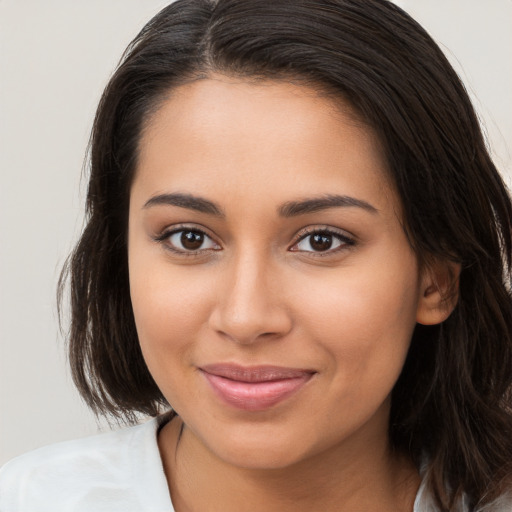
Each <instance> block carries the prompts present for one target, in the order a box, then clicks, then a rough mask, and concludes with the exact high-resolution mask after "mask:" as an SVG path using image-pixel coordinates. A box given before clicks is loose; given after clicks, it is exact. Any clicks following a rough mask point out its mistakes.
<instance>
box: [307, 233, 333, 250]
mask: <svg viewBox="0 0 512 512" xmlns="http://www.w3.org/2000/svg"><path fill="white" fill-rule="evenodd" d="M309 243H310V245H311V248H312V249H313V250H314V251H327V250H329V249H330V248H331V247H332V235H328V234H324V233H317V234H315V235H311V237H310V242H309Z"/></svg>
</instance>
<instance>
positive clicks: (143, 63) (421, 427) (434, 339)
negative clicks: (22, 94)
mask: <svg viewBox="0 0 512 512" xmlns="http://www.w3.org/2000/svg"><path fill="white" fill-rule="evenodd" d="M212 72H218V73H223V74H227V75H236V76H241V77H247V78H255V79H257V78H270V79H276V80H283V79H284V80H290V79H293V80H295V81H300V82H301V83H304V84H307V85H312V86H313V87H316V88H322V89H324V90H326V91H330V93H331V94H335V95H337V96H338V97H339V98H342V99H343V100H344V101H346V102H348V103H349V104H350V105H351V107H352V108H353V110H354V111H355V112H356V113H357V114H358V116H359V117H360V119H361V120H362V121H363V122H365V123H366V124H367V125H368V126H370V127H372V129H373V130H375V132H376V133H377V135H378V136H379V138H380V141H381V143H382V146H383V148H384V152H385V156H386V158H387V162H388V167H389V169H390V174H391V176H392V179H393V180H394V183H395V185H396V188H397V190H398V192H399V195H400V197H401V201H402V206H403V212H404V224H405V229H406V231H407V234H408V236H409V239H410V242H411V245H412V246H413V248H414V249H415V251H416V254H417V255H418V258H419V260H420V262H422V263H423V264H428V262H429V261H431V260H432V259H438V260H444V261H446V260H450V261H453V262H458V263H460V264H461V267H462V271H461V274H460V295H459V300H458V304H457V306H456V308H455V310H454V312H453V313H452V315H451V316H450V317H449V318H448V320H446V321H445V322H443V323H442V324H441V325H439V326H430V327H425V326H421V325H418V326H417V328H416V330H415V332H414V335H413V339H412V343H411V348H410V351H409V354H408V357H407V360H406V363H405V366H404V368H403V371H402V374H401V376H400V378H399V380H398V382H397V384H396V386H395V388H394V391H393V396H392V408H391V418H390V438H391V441H392V444H393V446H394V447H395V449H397V450H401V451H404V452H406V453H408V454H409V455H410V456H411V457H412V458H413V460H414V461H415V462H416V463H417V464H418V465H419V464H420V463H421V461H425V460H427V461H428V464H429V481H428V485H429V487H430V489H431V491H432V492H433V493H434V496H435V497H436V499H437V501H438V504H439V506H440V507H441V510H451V509H453V507H454V503H456V501H457V500H458V499H459V498H460V496H461V495H462V493H465V494H466V496H467V498H468V499H469V502H470V504H471V507H475V506H476V505H477V504H480V505H482V504H486V503H489V502H490V501H492V500H493V499H494V498H495V497H496V496H498V495H499V494H500V493H501V492H503V490H504V487H503V485H504V482H507V485H508V483H509V482H510V477H511V474H512V469H511V467H510V462H511V460H512V416H511V411H510V387H511V381H512V300H511V295H510V286H511V254H512V242H511V222H512V221H511V219H512V206H511V202H510V198H509V196H508V193H507V191H506V189H505V186H504V184H503V182H502V180H501V178H500V176H499V174H498V172H497V171H496V168H495V167H494V165H493V163H492V161H491V159H490V157H489V154H488V151H487V149H486V146H485V143H484V140H483V137H482V134H481V130H480V126H479V123H478V120H477V117H476V115H475V113H474V110H473V108H472V106H471V103H470V101H469V98H468V95H467V93H466V91H465V90H464V87H463V85H462V84H461V82H460V80H459V78H458V77H457V75H456V73H455V72H454V71H453V69H452V68H451V66H450V65H449V63H448V61H447V60H446V58H445V57H444V55H443V53H442V52H441V50H440V49H439V48H438V47H437V45H436V44H435V43H434V42H433V40H432V39H431V38H430V37H429V36H428V34H427V33H426V32H425V31H424V30H423V29H422V28H421V27H420V26H419V25H418V24H417V23H416V22H415V21H414V20H412V19H411V18H410V17H409V16H408V15H407V14H406V13H404V12H403V11H402V10H401V9H399V8H398V7H396V6H395V5H393V4H392V3H390V2H388V1H386V0H218V1H215V0H178V1H176V2H175V3H173V4H171V5H169V6H168V7H166V8H165V9H163V10H162V11H161V12H160V13H159V14H158V15H157V16H155V18H154V19H152V20H151V21H150V22H149V23H148V24H147V25H146V26H145V27H144V28H143V30H142V31H141V33H140V34H139V35H138V36H137V37H136V38H135V40H134V41H133V42H132V43H131V44H130V46H129V47H128V49H127V51H126V53H125V55H124V57H123V59H122V62H121V64H120V65H119V67H118V69H117V70H116V72H115V74H114V75H113V77H112V79H111V80H110V82H109V84H108V86H107V87H106V89H105V92H104V94H103V97H102V99H101V102H100V105H99V107H98V111H97V115H96V118H95V122H94V128H93V132H92V138H91V144H90V182H89V189H88V196H87V213H88V220H87V225H86V227H85V230H84V232H83V235H82V237H81V239H80V241H79V243H78V245H77V247H76V249H75V251H74V252H73V254H72V256H71V258H70V260H69V263H68V267H67V269H65V271H64V273H63V276H62V281H61V291H62V283H63V282H64V280H65V279H66V277H69V281H70V283H71V287H70V293H71V303H72V319H71V328H70V333H69V353H70V362H71V366H72V371H73V377H74V380H75V383H76V385H77V386H78V388H79V390H80V391H81V393H82V395H83V397H84V398H85V400H86V402H87V403H88V404H89V406H91V407H92V409H93V410H94V411H95V412H96V413H102V414H110V415H114V416H117V417H120V418H121V417H124V418H127V419H128V420H133V418H134V413H136V412H141V413H145V414H149V415H156V414H158V412H159V411H160V410H161V406H166V407H168V404H167V403H166V401H165V398H164V397H163V395H162V394H161V392H160V390H159V389H158V388H157V386H156V384H155V382H154V381H153V379H152V377H151V375H150V374H149V372H148V369H147V367H146V365H145V363H144V360H143V357H142V354H141V351H140V348H139V343H138V338H137V332H136V329H135V323H134V318H133V312H132V307H131V302H130V294H129V276H128V268H127V240H126V231H127V212H128V201H129V190H130V184H131V180H132V177H133V174H134V171H135V169H136V166H137V149H138V143H139V140H140V137H141V131H142V129H143V127H144V123H145V122H147V120H148V119H149V118H150V116H151V114H152V113H153V112H154V111H155V110H156V109H157V108H158V105H159V103H160V102H161V101H162V99H163V98H164V96H165V94H167V93H168V92H169V90H171V89H172V88H174V87H177V86H178V85H180V84H183V83H185V82H187V81H190V80H197V79H201V78H206V77H208V75H209V74H210V73H212Z"/></svg>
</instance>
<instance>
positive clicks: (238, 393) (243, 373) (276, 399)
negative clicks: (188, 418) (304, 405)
mask: <svg viewBox="0 0 512 512" xmlns="http://www.w3.org/2000/svg"><path fill="white" fill-rule="evenodd" d="M200 371H201V373H202V374H203V375H204V377H205V378H206V380H207V381H208V383H209V385H210V386H211V388H212V389H213V391H214V392H215V394H216V395H217V396H218V397H219V398H220V399H221V400H222V401H223V402H224V403H226V404H228V405H230V406H232V407H235V408H237V409H242V410H245V411H263V410H265V409H268V408H270V407H272V406H274V405H276V404H278V403H280V402H282V401H284V400H286V399H287V398H290V397H291V396H292V395H294V394H296V393H297V392H299V391H300V390H301V389H302V387H303V386H304V385H305V384H306V383H307V382H308V381H309V380H310V379H311V378H312V377H313V375H314V374H315V373H316V372H314V371H312V370H304V369H298V368H286V367H280V366H252V367H247V366H239V365H235V364H227V363H226V364H215V365H207V366H202V367H201V368H200Z"/></svg>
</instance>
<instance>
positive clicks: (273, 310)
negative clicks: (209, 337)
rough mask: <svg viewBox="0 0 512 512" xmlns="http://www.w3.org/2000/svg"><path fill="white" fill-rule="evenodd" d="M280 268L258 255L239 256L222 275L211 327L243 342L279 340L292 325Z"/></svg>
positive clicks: (227, 336) (229, 337) (231, 338)
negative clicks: (279, 276)
mask: <svg viewBox="0 0 512 512" xmlns="http://www.w3.org/2000/svg"><path fill="white" fill-rule="evenodd" d="M278 273H279V272H278V269H276V268H273V267H272V265H270V264H269V263H268V261H265V260H264V259H263V258H258V257H257V256H254V255H249V256H245V257H244V256H241V257H239V258H236V259H235V261H234V262H233V263H232V265H227V267H226V269H225V272H223V273H222V276H219V277H220V279H221V280H222V284H221V285H220V286H219V294H218V295H217V299H216V303H215V306H214V308H213V309H212V313H211V316H210V328H211V329H213V330H215V331H216V332H217V333H219V334H220V335H222V336H224V337H226V338H228V339H230V340H232V341H234V342H236V343H239V344H246V345H247V344H252V343H254V342H256V341H258V340H261V339H278V338H280V337H283V336H284V335H286V334H287V333H288V332H289V331H290V330H291V328H292V318H291V315H290V312H289V311H288V309H287V307H286V303H285V302H286V301H285V294H284V293H283V283H282V280H280V279H278Z"/></svg>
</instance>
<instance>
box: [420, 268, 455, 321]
mask: <svg viewBox="0 0 512 512" xmlns="http://www.w3.org/2000/svg"><path fill="white" fill-rule="evenodd" d="M459 276H460V264H459V263H454V262H452V261H438V260H436V261H433V262H431V263H429V264H427V265H426V266H425V268H424V269H423V272H422V276H421V285H420V296H419V301H418V309H417V312H416V321H417V322H418V323H419V324H423V325H436V324H440V323H441V322H444V321H445V320H446V319H447V318H448V317H449V316H450V315H451V313H452V311H453V310H454V308H455V306H456V305H457V300H458V299H459Z"/></svg>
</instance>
